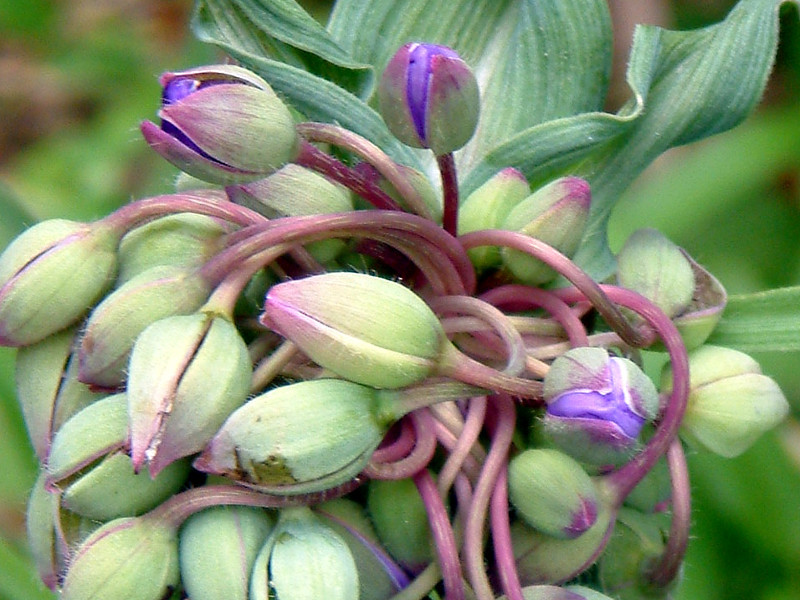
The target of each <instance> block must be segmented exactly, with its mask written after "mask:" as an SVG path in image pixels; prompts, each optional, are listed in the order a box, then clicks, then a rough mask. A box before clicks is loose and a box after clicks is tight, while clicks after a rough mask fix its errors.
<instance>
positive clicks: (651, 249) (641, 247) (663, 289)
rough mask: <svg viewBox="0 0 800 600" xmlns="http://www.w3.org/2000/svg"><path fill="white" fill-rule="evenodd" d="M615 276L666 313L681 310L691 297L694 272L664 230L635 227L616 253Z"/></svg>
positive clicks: (673, 314) (685, 307)
mask: <svg viewBox="0 0 800 600" xmlns="http://www.w3.org/2000/svg"><path fill="white" fill-rule="evenodd" d="M617 279H618V281H619V284H620V285H621V286H622V287H625V288H628V289H629V290H633V291H634V292H638V293H639V294H641V295H642V296H644V297H645V298H647V299H648V300H650V301H651V302H653V303H654V304H655V305H656V306H658V307H659V308H660V309H661V310H663V311H664V313H666V315H667V316H668V317H675V316H677V315H679V314H681V313H683V312H684V311H685V310H686V309H687V308H688V307H689V304H690V303H691V301H692V294H693V292H694V287H695V286H694V273H693V272H692V267H691V264H690V263H689V261H688V260H687V258H686V256H685V255H684V254H683V252H682V251H681V249H680V248H678V246H676V245H675V244H673V243H672V242H671V241H670V240H669V239H668V238H667V237H666V236H665V235H664V234H662V233H661V232H660V231H657V230H655V229H639V230H638V231H635V232H634V233H633V234H632V235H631V236H630V237H629V238H628V240H627V241H626V242H625V245H624V246H623V247H622V249H621V250H620V251H619V254H618V255H617Z"/></svg>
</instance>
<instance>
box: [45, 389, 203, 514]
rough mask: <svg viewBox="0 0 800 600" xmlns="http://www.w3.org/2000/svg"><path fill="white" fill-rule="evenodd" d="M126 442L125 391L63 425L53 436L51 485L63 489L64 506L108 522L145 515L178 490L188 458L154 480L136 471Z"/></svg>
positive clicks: (48, 482)
mask: <svg viewBox="0 0 800 600" xmlns="http://www.w3.org/2000/svg"><path fill="white" fill-rule="evenodd" d="M127 441H128V422H127V408H126V402H125V396H124V394H117V395H116V396H111V397H109V398H106V399H104V400H99V401H97V402H96V403H94V404H92V405H90V406H87V407H86V408H84V409H83V410H82V411H81V412H79V413H78V414H76V415H75V416H74V417H72V418H71V419H69V420H68V421H67V422H66V423H65V424H64V426H63V427H62V428H61V429H60V430H59V432H58V433H57V434H56V436H55V438H54V440H53V451H52V452H51V454H50V459H49V461H48V465H47V484H48V486H50V487H56V486H57V487H58V488H59V489H60V490H61V502H62V504H63V506H64V507H65V508H67V509H69V510H70V511H72V512H74V513H77V514H79V515H81V516H83V517H87V518H90V519H96V520H100V521H107V520H110V519H115V518H117V517H123V516H134V515H138V514H142V513H144V512H146V511H148V510H150V509H151V508H155V507H156V506H158V505H159V504H161V502H163V501H164V500H166V499H167V498H169V497H170V496H171V495H172V494H174V493H176V492H177V491H178V489H179V488H180V487H181V486H182V485H183V483H184V481H185V480H186V476H187V474H188V472H189V465H188V463H187V462H186V461H183V462H182V463H175V465H174V466H173V467H172V468H170V469H165V470H164V471H163V472H162V473H160V474H159V476H158V477H156V478H155V479H151V478H150V477H149V476H148V475H147V474H145V473H141V474H138V475H137V474H136V473H134V471H133V465H132V464H131V461H130V458H128V454H127V452H126V451H125V446H126V445H127Z"/></svg>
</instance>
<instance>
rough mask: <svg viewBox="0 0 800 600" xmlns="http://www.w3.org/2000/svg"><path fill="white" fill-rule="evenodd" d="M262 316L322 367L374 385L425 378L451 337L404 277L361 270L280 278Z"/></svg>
mask: <svg viewBox="0 0 800 600" xmlns="http://www.w3.org/2000/svg"><path fill="white" fill-rule="evenodd" d="M261 320H262V323H264V324H265V325H267V326H268V327H270V328H272V329H273V330H274V331H276V332H278V333H280V334H281V335H282V336H284V337H285V338H287V339H289V340H291V341H292V342H294V343H295V344H297V346H298V347H299V348H300V349H301V350H302V351H303V352H305V353H306V354H307V355H308V356H310V357H311V359H312V360H314V361H315V362H316V363H317V364H319V365H320V366H322V367H325V368H326V369H330V370H331V371H333V372H334V373H336V374H338V375H340V376H342V377H344V378H346V379H349V380H350V381H354V382H357V383H362V384H364V385H371V386H373V387H376V388H400V387H404V386H407V385H410V384H412V383H416V382H418V381H421V380H422V379H425V378H426V377H427V376H428V375H430V374H431V373H432V372H433V370H434V368H435V367H436V364H437V358H438V357H439V356H440V354H441V351H442V346H443V344H444V342H445V339H446V338H445V336H444V330H443V329H442V326H441V324H440V323H439V320H438V318H437V317H436V315H435V314H434V313H433V311H432V310H431V309H430V308H429V307H428V305H427V304H425V302H424V301H423V300H422V298H420V297H419V296H417V295H416V294H415V293H414V292H412V291H411V290H410V289H408V288H407V287H405V286H403V285H401V284H399V283H396V282H394V281H389V280H387V279H382V278H380V277H375V276H372V275H365V274H362V273H344V272H336V273H325V274H323V275H315V276H311V277H306V278H305V279H298V280H294V281H287V282H284V283H280V284H278V285H276V286H274V287H272V288H271V289H270V291H269V293H268V294H267V298H266V303H265V307H264V314H263V315H262V317H261Z"/></svg>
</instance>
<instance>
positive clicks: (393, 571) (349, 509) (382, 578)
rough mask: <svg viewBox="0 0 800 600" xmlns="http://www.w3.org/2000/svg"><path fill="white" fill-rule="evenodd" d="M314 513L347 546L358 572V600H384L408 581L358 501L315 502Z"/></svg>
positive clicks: (342, 499)
mask: <svg viewBox="0 0 800 600" xmlns="http://www.w3.org/2000/svg"><path fill="white" fill-rule="evenodd" d="M314 512H315V514H317V515H318V516H319V517H320V518H321V519H322V522H323V523H325V525H327V526H328V527H330V528H331V529H333V531H335V532H336V533H337V534H338V535H339V536H340V537H341V538H342V540H344V542H345V543H346V544H347V547H348V548H349V549H350V553H351V554H352V555H353V560H354V561H355V563H356V570H357V571H358V582H359V587H360V591H359V596H358V598H359V600H387V599H388V598H391V597H392V596H394V595H395V594H396V593H397V592H399V591H400V590H401V589H403V588H404V587H406V586H407V585H408V584H409V579H408V576H407V575H406V574H405V572H404V571H403V570H402V569H401V568H400V567H399V566H398V565H397V564H395V563H394V561H393V560H392V559H391V557H389V555H388V554H387V553H386V550H384V548H383V547H382V546H381V544H380V542H379V541H378V536H377V534H376V533H375V530H374V529H373V527H372V523H370V521H369V519H368V518H367V515H366V513H365V511H364V509H363V508H362V507H361V505H360V504H358V503H357V502H354V501H353V500H349V499H347V498H336V499H335V500H329V501H328V502H325V503H323V504H318V505H317V506H315V507H314Z"/></svg>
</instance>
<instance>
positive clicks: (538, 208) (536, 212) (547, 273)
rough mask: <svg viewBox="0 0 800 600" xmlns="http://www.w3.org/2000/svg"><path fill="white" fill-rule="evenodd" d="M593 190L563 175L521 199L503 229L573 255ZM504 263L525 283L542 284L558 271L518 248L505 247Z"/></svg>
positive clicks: (575, 179) (580, 236)
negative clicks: (521, 234) (516, 232)
mask: <svg viewBox="0 0 800 600" xmlns="http://www.w3.org/2000/svg"><path fill="white" fill-rule="evenodd" d="M590 202H591V191H590V190H589V184H588V183H586V181H584V180H583V179H580V178H578V177H562V178H561V179H557V180H555V181H553V182H551V183H549V184H547V185H546V186H544V187H542V188H540V189H538V190H536V191H535V192H534V193H533V194H531V195H530V196H528V197H527V198H525V199H524V200H522V201H521V202H519V203H518V204H517V205H516V206H515V207H514V208H513V209H512V210H511V212H510V213H508V216H507V217H506V219H505V221H504V222H503V227H502V228H503V229H507V230H509V231H518V232H520V233H524V234H525V235H529V236H531V237H534V238H536V239H538V240H541V241H542V242H544V243H546V244H549V245H550V246H552V247H553V248H555V249H556V250H558V251H559V252H561V254H564V255H566V256H572V255H573V254H574V253H575V251H576V250H577V249H578V245H579V244H580V241H581V238H582V237H583V231H584V229H585V228H586V223H587V221H588V219H589V204H590ZM500 254H501V256H502V258H503V264H504V265H505V266H506V268H507V269H508V270H509V271H511V273H512V274H513V275H514V276H515V277H516V278H517V279H519V280H520V281H522V282H523V283H527V284H529V285H539V284H542V283H546V282H548V281H550V280H552V279H554V278H555V276H556V272H555V271H554V270H553V269H551V268H550V267H548V266H547V265H546V264H544V263H543V262H542V261H540V260H538V259H536V258H533V257H532V256H529V255H527V254H525V253H523V252H520V251H518V250H512V249H510V248H503V249H502V250H501V251H500Z"/></svg>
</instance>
